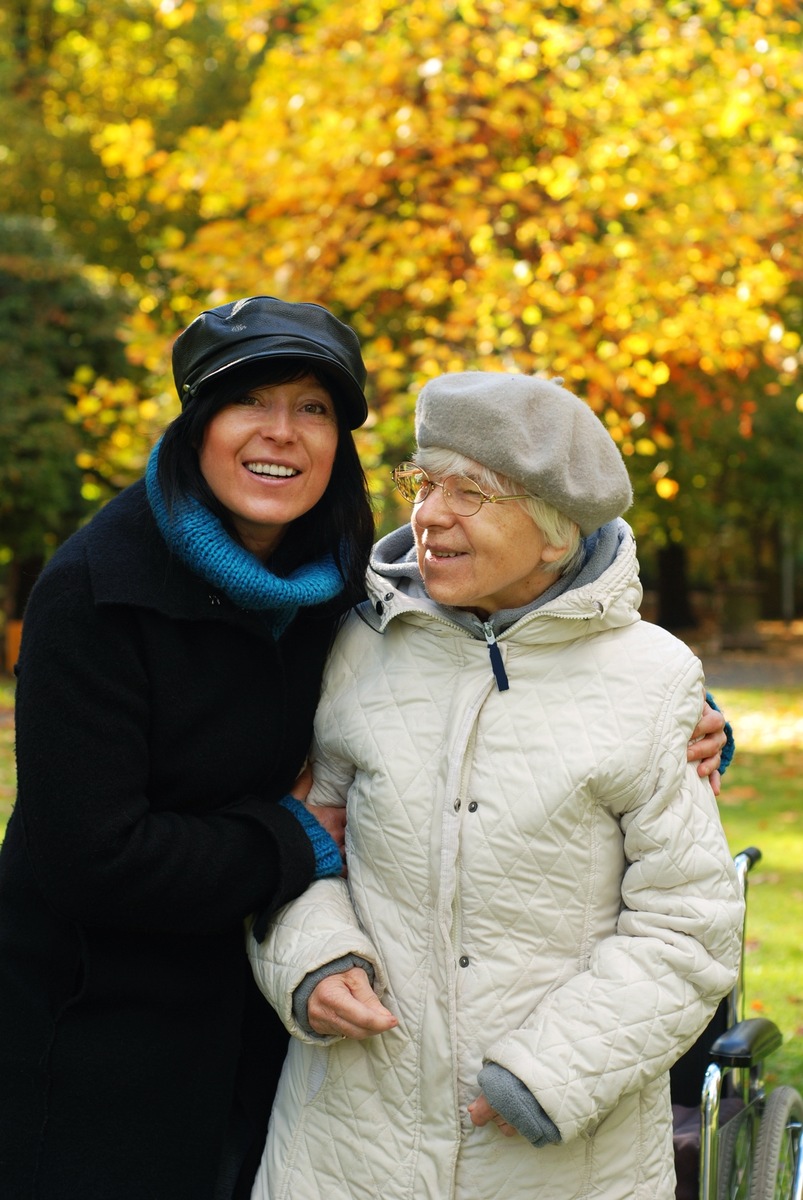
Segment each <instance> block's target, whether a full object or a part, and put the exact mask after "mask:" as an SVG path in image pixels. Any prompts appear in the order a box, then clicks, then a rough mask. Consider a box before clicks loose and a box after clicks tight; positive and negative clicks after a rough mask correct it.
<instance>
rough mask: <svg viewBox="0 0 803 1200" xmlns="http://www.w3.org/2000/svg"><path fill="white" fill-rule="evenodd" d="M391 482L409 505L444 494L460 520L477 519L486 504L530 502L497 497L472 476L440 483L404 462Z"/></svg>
mask: <svg viewBox="0 0 803 1200" xmlns="http://www.w3.org/2000/svg"><path fill="white" fill-rule="evenodd" d="M391 478H392V479H393V482H394V483H395V485H396V487H397V488H398V490H399V492H401V494H402V496H403V497H404V499H405V500H406V501H407V502H408V504H420V503H421V502H422V501H423V500H426V498H427V496H428V495H429V494H430V492H431V491H432V489H433V488H434V487H439V488H441V489H442V491H443V499H444V502H445V504H446V506H447V508H449V509H451V511H452V512H453V513H454V514H455V516H458V517H473V516H474V514H475V513H478V512H479V511H480V509H481V508H482V506H483V504H498V503H500V502H501V501H502V500H527V499H529V497H528V496H526V495H524V496H495V495H493V494H492V493H489V492H486V491H483V489H482V488H481V487H480V485H479V484H478V483H477V481H476V479H472V478H471V477H470V476H468V475H447V476H446V478H445V479H443V480H441V481H440V482H438V480H437V479H430V477H429V475H427V473H426V471H425V470H424V468H423V467H419V465H418V463H414V462H403V463H399V465H398V467H394V468H393V470H392V472H391Z"/></svg>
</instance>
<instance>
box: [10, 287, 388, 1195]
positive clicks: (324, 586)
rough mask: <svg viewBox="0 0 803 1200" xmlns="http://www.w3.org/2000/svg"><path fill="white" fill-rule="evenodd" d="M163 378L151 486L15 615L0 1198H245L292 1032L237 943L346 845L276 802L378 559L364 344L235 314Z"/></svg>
mask: <svg viewBox="0 0 803 1200" xmlns="http://www.w3.org/2000/svg"><path fill="white" fill-rule="evenodd" d="M174 374H175V378H176V384H177V387H178V390H179V394H180V396H181V398H182V402H183V411H182V414H181V415H180V416H179V417H178V418H177V419H176V420H175V421H174V422H173V424H172V425H171V426H170V427H169V428H168V430H167V432H166V433H165V435H164V437H163V439H162V441H161V442H160V444H159V445H158V446H157V447H156V449H155V451H154V453H153V455H152V456H151V460H150V462H149V466H148V471H147V474H146V478H145V479H144V480H142V481H140V482H139V483H137V484H134V485H133V486H132V487H130V488H128V489H127V490H126V491H125V492H123V493H122V494H121V495H120V496H119V497H118V498H117V499H115V500H113V501H112V502H111V503H109V504H108V505H107V506H106V507H105V508H104V509H103V510H102V511H101V512H100V513H99V514H98V515H97V516H96V517H95V518H94V519H93V520H92V521H91V522H90V523H89V524H88V525H87V526H86V527H85V528H84V529H82V530H81V531H80V532H78V533H77V534H75V535H74V536H73V537H72V538H71V539H70V540H69V541H68V542H67V543H66V544H65V545H64V546H63V547H62V548H61V549H60V550H59V551H58V552H57V554H56V555H55V556H54V557H53V559H52V560H51V562H50V564H49V565H48V567H47V569H46V570H45V571H44V573H43V574H42V576H41V578H40V580H39V582H38V583H37V586H36V588H35V589H34V593H33V595H32V597H31V600H30V604H29V607H28V610H27V612H26V617H25V630H24V636H23V644H22V649H21V653H20V662H19V667H18V675H19V682H18V690H17V756H18V775H19V794H18V800H17V804H16V807H15V810H14V813H13V816H12V818H11V821H10V823H9V826H8V831H7V835H6V839H5V843H4V845H3V849H2V853H1V854H0V1181H2V1183H0V1188H1V1189H2V1194H3V1196H4V1197H8V1200H28V1198H29V1197H30V1198H32V1200H33V1198H34V1197H36V1200H234V1198H239V1197H247V1196H248V1195H249V1192H250V1185H251V1179H252V1176H253V1171H254V1169H255V1166H256V1162H257V1161H258V1159H259V1154H260V1152H261V1149H262V1144H263V1141H264V1136H265V1129H266V1125H267V1116H268V1112H269V1108H270V1103H271V1100H272V1096H273V1091H274V1088H275V1084H276V1080H277V1077H278V1072H279V1069H280V1067H281V1063H282V1059H283V1057H284V1052H285V1046H286V1035H285V1033H284V1031H283V1029H282V1027H281V1026H280V1024H279V1022H278V1020H277V1019H276V1018H275V1016H274V1014H273V1012H272V1010H270V1009H269V1008H268V1006H267V1005H266V1004H265V1003H264V1001H263V1000H262V999H261V997H260V996H259V995H258V993H257V991H256V988H255V986H254V984H253V983H252V979H251V973H250V970H249V967H248V963H247V959H246V956H245V953H244V943H243V936H244V935H243V920H244V918H245V917H246V916H248V914H250V913H252V912H258V913H261V914H262V919H263V921H264V920H266V919H267V916H268V915H269V914H270V912H272V911H273V910H274V909H275V908H277V907H278V906H280V905H281V904H283V903H284V902H286V901H287V900H289V899H291V898H292V897H294V896H296V895H298V894H299V893H300V892H301V891H303V890H304V889H305V888H306V887H307V885H308V884H309V883H310V881H311V880H312V879H313V878H319V877H321V876H323V875H327V874H330V875H331V874H339V873H340V872H341V870H342V861H341V849H342V841H343V830H342V828H337V827H336V826H334V825H331V824H329V828H328V829H327V827H325V825H324V824H323V823H321V822H319V821H318V820H316V818H315V816H314V814H313V812H312V811H310V810H309V809H307V808H306V806H305V805H304V804H303V802H302V801H303V798H304V796H305V788H304V787H303V786H301V785H300V784H294V781H295V780H296V777H297V776H298V773H299V771H300V769H301V767H302V765H303V762H304V758H305V754H306V751H307V745H308V740H309V735H310V729H311V723H312V716H313V712H314V709H315V705H316V702H317V699H318V691H319V684H320V678H321V672H322V668H323V662H324V659H325V656H326V653H327V650H328V647H329V644H330V641H331V637H332V633H333V629H334V626H335V623H336V621H337V619H338V616H339V615H340V614H341V613H342V612H343V611H344V610H345V609H346V608H347V607H348V606H349V605H350V604H351V603H353V601H354V600H355V598H357V596H358V595H359V594H360V591H361V586H362V578H363V573H364V569H365V565H366V560H367V555H368V551H369V548H370V542H371V536H372V520H371V512H370V506H369V502H368V497H367V491H366V487H365V480H364V476H363V474H362V471H361V468H360V465H359V460H358V458H357V455H356V450H355V447H354V443H353V439H352V436H351V433H350V430H351V429H353V428H355V427H356V426H357V425H359V424H361V423H362V421H363V420H364V419H365V416H366V412H367V410H366V404H365V398H364V394H363V386H364V382H365V368H364V366H363V362H362V357H361V355H360V350H359V345H358V342H357V339H356V337H355V335H354V334H353V332H352V331H351V330H350V329H348V328H347V327H346V326H345V325H342V324H341V323H340V322H339V321H337V320H336V319H335V318H334V317H333V316H332V315H331V314H330V313H328V312H327V311H326V310H325V309H323V308H320V307H319V306H317V305H311V304H290V303H286V302H283V301H280V300H276V299H274V298H272V297H254V298H250V299H247V300H244V301H239V302H237V303H235V304H227V305H224V306H222V307H220V308H217V309H213V310H211V311H209V312H206V313H204V314H202V315H201V316H200V317H199V318H198V319H197V320H196V321H194V322H193V323H192V325H190V326H189V327H188V329H187V330H185V331H184V333H183V334H182V335H181V336H180V337H179V338H178V340H177V342H176V345H175V349H174ZM293 792H294V794H292V793H293ZM322 820H326V821H327V822H329V820H330V819H329V817H328V814H326V813H324V814H323V815H322Z"/></svg>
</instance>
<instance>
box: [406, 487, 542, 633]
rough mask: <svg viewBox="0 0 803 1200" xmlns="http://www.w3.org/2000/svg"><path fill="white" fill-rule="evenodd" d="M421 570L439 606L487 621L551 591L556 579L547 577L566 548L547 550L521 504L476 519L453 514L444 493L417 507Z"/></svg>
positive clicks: (491, 508) (490, 508)
mask: <svg viewBox="0 0 803 1200" xmlns="http://www.w3.org/2000/svg"><path fill="white" fill-rule="evenodd" d="M412 527H413V534H414V535H415V545H416V553H417V556H418V566H419V569H420V571H421V575H422V578H423V580H424V586H425V587H426V589H427V592H428V593H429V595H430V596H431V597H432V599H433V600H436V601H437V602H438V603H439V604H448V605H450V606H451V607H453V608H467V609H470V610H471V611H472V612H475V613H477V615H478V616H483V617H484V616H486V615H490V614H491V613H494V612H497V611H498V610H499V609H501V608H519V607H520V606H521V605H524V604H528V603H529V602H530V601H531V600H534V599H535V598H536V596H540V594H541V593H542V592H545V591H546V589H547V588H548V587H549V586H550V584H552V583H554V581H555V576H554V575H548V574H545V572H544V565H545V564H546V563H549V562H554V561H555V560H556V559H557V558H558V557H559V556H560V554H561V553H562V548H561V547H554V546H547V545H546V544H545V542H544V537H543V534H542V533H541V531H540V529H539V528H538V526H537V525H536V524H535V522H534V521H533V519H532V517H530V516H529V515H528V514H527V513H526V512H525V511H524V509H523V508H521V507H520V505H518V504H516V503H508V504H483V506H482V508H481V509H480V511H479V512H478V513H475V514H474V516H471V517H460V516H457V515H456V514H455V513H453V512H452V511H451V510H450V509H449V508H447V506H446V504H445V503H444V500H443V491H442V489H441V488H432V490H431V491H430V493H429V495H428V496H427V498H426V500H421V501H419V502H418V503H417V504H416V505H415V506H414V508H413V516H412Z"/></svg>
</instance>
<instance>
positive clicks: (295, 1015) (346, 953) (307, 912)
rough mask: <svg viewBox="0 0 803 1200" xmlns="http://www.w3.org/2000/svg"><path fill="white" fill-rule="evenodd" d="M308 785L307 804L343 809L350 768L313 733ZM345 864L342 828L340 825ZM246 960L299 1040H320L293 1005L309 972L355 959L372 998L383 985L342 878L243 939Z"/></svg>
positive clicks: (322, 883)
mask: <svg viewBox="0 0 803 1200" xmlns="http://www.w3.org/2000/svg"><path fill="white" fill-rule="evenodd" d="M310 762H311V765H312V770H313V780H314V782H313V785H312V787H311V789H310V792H309V795H308V797H307V798H308V800H309V801H310V802H311V803H313V804H328V805H344V804H345V803H346V797H347V795H348V790H349V786H350V785H351V782H352V780H353V778H354V767H353V765H352V764H351V763H348V762H346V761H345V760H344V759H342V758H340V757H339V756H338V755H337V754H336V753H334V752H333V750H332V748H331V746H329V745H327V744H325V742H324V743H322V742H321V740H320V729H319V726H318V724H317V723H316V735H315V738H314V739H313V745H312V750H311V752H310ZM346 861H347V862H348V824H347V825H346ZM247 945H248V956H249V958H250V960H251V968H252V970H253V972H254V978H255V979H256V982H257V984H258V986H259V988H260V991H261V992H262V993H263V995H264V996H265V997H266V998H267V999H268V1000H269V1001H270V1003H271V1005H272V1006H273V1008H274V1009H275V1010H276V1012H277V1013H278V1014H279V1017H280V1018H281V1020H282V1021H283V1022H284V1025H285V1026H286V1028H287V1029H288V1030H289V1032H290V1033H291V1034H293V1035H294V1036H295V1037H298V1038H300V1039H301V1040H302V1041H310V1042H312V1041H314V1042H315V1043H316V1044H320V1043H321V1042H322V1041H324V1042H325V1043H326V1044H328V1043H329V1042H330V1041H336V1040H337V1039H336V1038H330V1039H321V1037H320V1036H319V1035H318V1034H315V1033H313V1032H311V1031H310V1030H309V1029H308V1028H306V1027H305V1025H304V1023H303V1020H302V1021H299V1016H302V1015H303V1014H302V1012H301V1010H300V1009H299V1006H298V1005H297V1004H296V1003H295V1001H296V1000H297V998H298V996H299V995H303V994H304V988H305V986H306V983H305V981H307V980H308V977H309V976H310V975H313V974H317V975H318V976H319V977H320V978H323V976H324V975H328V974H331V973H332V971H333V970H334V969H335V965H334V964H338V963H340V962H342V961H344V960H348V959H360V960H361V965H364V966H366V968H367V971H368V975H369V977H370V976H371V975H373V978H372V979H371V983H372V985H373V988H374V990H375V992H376V993H377V995H378V996H380V997H381V996H382V995H383V993H384V992H385V989H386V987H387V976H386V973H385V971H384V969H383V967H382V964H381V961H380V958H379V954H378V952H377V950H376V948H375V947H374V945H373V943H372V941H371V939H370V938H369V937H368V935H367V934H366V933H365V931H364V930H363V929H362V928H361V926H360V923H359V921H358V920H357V914H356V913H355V911H354V906H353V904H352V902H351V896H350V894H349V889H348V884H347V881H346V880H345V879H322V880H319V881H318V882H316V883H314V884H313V885H312V886H311V887H310V888H308V889H307V891H306V892H304V894H303V895H301V896H299V897H298V898H297V899H296V900H294V901H292V902H291V903H290V904H287V905H285V906H284V907H283V908H282V909H281V910H280V911H279V912H277V913H276V914H275V916H274V918H273V920H272V921H271V923H270V925H269V926H268V928H267V932H266V934H265V936H264V937H262V938H261V939H260V940H257V938H256V937H254V935H253V933H252V932H249V934H248V937H247ZM305 1009H306V1006H304V1011H305Z"/></svg>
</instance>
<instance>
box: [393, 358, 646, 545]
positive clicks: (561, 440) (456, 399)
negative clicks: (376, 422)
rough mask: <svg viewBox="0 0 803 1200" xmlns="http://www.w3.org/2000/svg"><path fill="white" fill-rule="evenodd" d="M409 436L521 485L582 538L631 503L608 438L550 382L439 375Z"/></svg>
mask: <svg viewBox="0 0 803 1200" xmlns="http://www.w3.org/2000/svg"><path fill="white" fill-rule="evenodd" d="M415 432H416V438H417V441H418V445H419V447H420V448H421V449H422V450H426V449H431V448H435V447H438V448H441V449H444V450H454V451H456V452H457V453H458V454H463V455H465V457H466V458H472V459H474V461H475V462H478V463H481V464H482V465H483V466H486V467H490V469H491V470H492V471H496V472H497V473H498V474H500V475H506V476H507V477H508V479H510V480H512V481H514V482H516V483H520V484H523V486H524V489H525V490H526V491H527V492H529V493H530V494H531V495H533V496H538V497H539V498H540V499H542V500H546V501H547V502H548V503H549V504H552V505H553V506H554V507H555V508H556V509H558V511H559V512H562V513H563V514H564V515H565V516H567V517H570V518H571V519H572V520H573V521H576V522H577V524H578V525H579V526H580V532H581V533H582V534H584V535H585V534H589V533H593V532H594V530H595V529H599V527H600V526H601V525H605V524H607V522H608V521H612V520H613V519H614V517H618V516H621V514H622V513H623V512H624V511H625V509H627V508H629V507H630V504H631V502H632V500H633V491H632V488H631V486H630V479H629V478H628V474H627V469H626V467H625V464H624V462H623V460H622V456H621V454H620V453H619V450H618V449H617V446H616V443H615V442H614V441H613V438H612V437H611V436H610V434H609V433H608V431H607V429H606V428H605V426H604V425H603V424H602V422H601V421H600V420H599V418H598V417H597V416H596V415H595V414H594V412H593V411H592V409H590V408H589V406H588V405H587V404H586V403H585V402H584V401H582V400H580V399H578V397H577V396H574V395H572V393H571V392H569V391H567V390H566V388H564V387H561V386H560V384H559V383H558V382H554V381H550V380H547V379H539V378H537V377H536V376H535V375H512V374H507V373H504V372H501V371H462V372H458V373H455V374H453V375H439V376H438V377H437V378H435V379H432V380H430V381H429V383H426V384H425V385H424V387H423V388H422V389H421V391H420V393H419V396H418V402H417V404H416V410H415Z"/></svg>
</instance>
